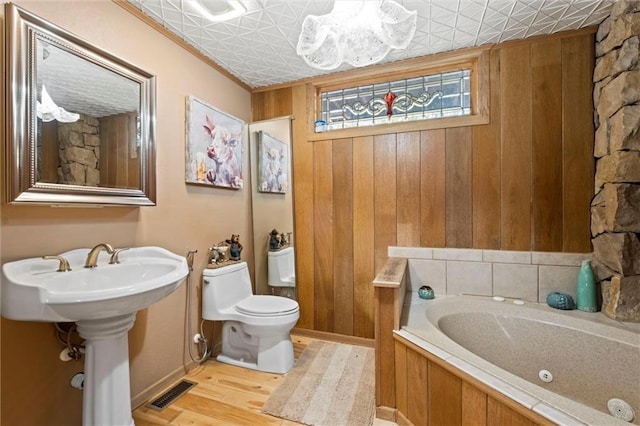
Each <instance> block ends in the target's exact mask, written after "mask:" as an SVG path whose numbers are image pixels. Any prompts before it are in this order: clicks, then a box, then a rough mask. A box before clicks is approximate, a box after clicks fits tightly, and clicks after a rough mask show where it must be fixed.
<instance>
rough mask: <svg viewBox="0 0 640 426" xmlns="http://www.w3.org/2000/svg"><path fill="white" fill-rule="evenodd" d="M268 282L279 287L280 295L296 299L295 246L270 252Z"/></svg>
mask: <svg viewBox="0 0 640 426" xmlns="http://www.w3.org/2000/svg"><path fill="white" fill-rule="evenodd" d="M267 284H268V285H269V286H270V287H277V288H279V292H278V294H279V295H280V296H285V297H288V298H290V299H295V287H296V263H295V256H294V252H293V247H287V248H284V249H282V250H278V251H269V252H268V254H267Z"/></svg>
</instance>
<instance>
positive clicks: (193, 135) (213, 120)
mask: <svg viewBox="0 0 640 426" xmlns="http://www.w3.org/2000/svg"><path fill="white" fill-rule="evenodd" d="M186 110H187V126H186V127H187V135H186V164H185V181H186V183H189V184H196V185H206V186H213V187H223V188H233V189H240V188H242V187H243V186H244V177H243V173H242V151H243V150H242V138H243V135H244V124H245V123H244V121H242V120H240V119H238V118H236V117H233V116H232V115H229V114H227V113H224V112H222V111H220V110H218V109H216V108H214V107H212V106H210V105H207V104H206V103H204V102H202V101H200V100H198V99H196V98H194V97H192V96H188V97H187V108H186Z"/></svg>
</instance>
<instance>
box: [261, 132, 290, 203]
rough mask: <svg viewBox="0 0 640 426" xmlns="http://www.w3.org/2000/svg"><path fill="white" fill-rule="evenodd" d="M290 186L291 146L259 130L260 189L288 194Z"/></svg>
mask: <svg viewBox="0 0 640 426" xmlns="http://www.w3.org/2000/svg"><path fill="white" fill-rule="evenodd" d="M288 188H289V146H288V145H287V144H286V143H284V142H282V141H280V140H278V139H276V138H274V137H273V136H271V135H270V134H268V133H266V132H263V131H260V132H258V191H260V192H272V193H277V194H286V193H287V190H288Z"/></svg>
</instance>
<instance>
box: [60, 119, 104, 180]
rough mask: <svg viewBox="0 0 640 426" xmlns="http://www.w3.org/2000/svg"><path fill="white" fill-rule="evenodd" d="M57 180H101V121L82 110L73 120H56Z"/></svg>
mask: <svg viewBox="0 0 640 426" xmlns="http://www.w3.org/2000/svg"><path fill="white" fill-rule="evenodd" d="M58 141H59V143H60V150H59V152H58V155H59V160H60V163H59V164H60V166H59V167H58V183H66V184H71V185H82V186H98V185H99V183H100V122H99V121H98V120H97V119H95V118H93V117H90V116H87V115H84V114H81V115H80V119H78V121H75V122H73V123H59V124H58Z"/></svg>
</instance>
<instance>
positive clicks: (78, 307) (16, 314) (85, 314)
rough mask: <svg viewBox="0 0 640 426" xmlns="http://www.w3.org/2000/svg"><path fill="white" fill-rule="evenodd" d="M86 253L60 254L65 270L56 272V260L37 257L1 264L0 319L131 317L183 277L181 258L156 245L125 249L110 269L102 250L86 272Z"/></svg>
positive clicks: (183, 264)
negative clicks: (0, 298) (95, 261)
mask: <svg viewBox="0 0 640 426" xmlns="http://www.w3.org/2000/svg"><path fill="white" fill-rule="evenodd" d="M89 250H90V249H88V248H86V249H77V250H71V251H68V252H66V253H62V254H61V255H60V256H62V257H64V258H65V259H67V260H68V261H69V264H70V266H71V269H72V270H71V271H69V272H57V271H56V269H57V268H58V261H56V260H45V259H42V258H40V257H38V258H31V259H24V260H19V261H16V262H9V263H6V264H4V265H3V267H2V275H3V277H2V316H3V317H5V318H8V319H12V320H22V321H48V322H66V321H68V322H75V321H83V320H94V319H101V318H112V317H115V316H118V315H124V314H129V313H134V312H136V311H138V310H140V309H143V308H146V307H148V306H149V305H151V304H153V303H155V302H157V301H158V300H160V299H162V298H163V297H165V296H167V295H169V294H171V293H172V292H173V291H174V290H175V289H176V288H177V287H178V286H179V285H180V283H181V282H182V281H183V280H184V278H185V277H186V276H187V273H188V267H187V262H186V260H185V258H184V257H182V256H178V255H176V254H174V253H171V252H170V251H168V250H165V249H163V248H160V247H137V248H130V249H127V250H124V251H122V252H121V253H120V254H119V260H120V263H119V264H113V265H109V264H108V263H109V257H110V256H109V255H108V254H107V253H106V252H104V251H103V252H101V253H100V255H99V257H98V266H97V267H95V268H85V267H84V262H85V260H86V258H87V254H88V253H89Z"/></svg>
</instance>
